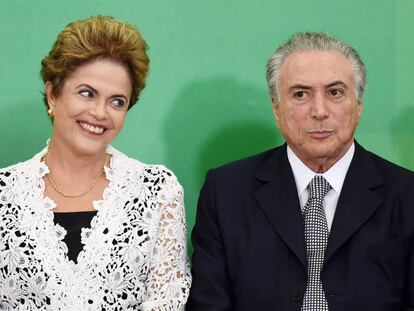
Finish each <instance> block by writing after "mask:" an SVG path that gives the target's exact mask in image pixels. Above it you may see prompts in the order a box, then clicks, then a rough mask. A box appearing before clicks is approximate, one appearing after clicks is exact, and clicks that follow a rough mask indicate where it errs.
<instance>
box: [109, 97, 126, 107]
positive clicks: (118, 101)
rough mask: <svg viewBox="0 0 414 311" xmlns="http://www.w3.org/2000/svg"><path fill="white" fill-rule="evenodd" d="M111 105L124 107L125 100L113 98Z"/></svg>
mask: <svg viewBox="0 0 414 311" xmlns="http://www.w3.org/2000/svg"><path fill="white" fill-rule="evenodd" d="M111 104H112V106H114V107H115V108H117V109H122V108H124V107H125V101H124V100H123V99H120V98H115V99H114V100H113V101H112V102H111Z"/></svg>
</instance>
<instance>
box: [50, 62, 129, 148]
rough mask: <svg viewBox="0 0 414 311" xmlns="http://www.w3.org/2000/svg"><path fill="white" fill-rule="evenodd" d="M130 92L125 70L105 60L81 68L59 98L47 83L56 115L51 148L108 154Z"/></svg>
mask: <svg viewBox="0 0 414 311" xmlns="http://www.w3.org/2000/svg"><path fill="white" fill-rule="evenodd" d="M131 91H132V87H131V79H130V77H129V75H128V72H127V70H126V69H125V67H124V66H122V65H120V64H119V63H116V62H113V61H111V60H105V59H100V60H95V61H93V62H91V63H87V64H85V65H82V66H80V67H78V68H77V69H76V70H75V71H74V72H73V73H72V74H70V75H69V76H68V77H67V78H66V80H65V82H64V84H63V87H62V89H61V91H60V94H59V95H58V96H56V97H55V96H53V92H52V85H51V83H50V82H46V94H47V97H48V102H49V107H50V108H51V109H52V111H53V116H54V120H53V133H52V145H53V146H56V147H57V146H59V148H62V149H63V150H67V151H70V152H72V153H74V154H75V155H77V154H79V155H98V154H99V153H102V152H105V148H106V146H107V145H108V144H109V143H110V142H111V141H112V140H113V139H114V138H115V137H116V136H117V135H118V133H119V131H120V130H121V128H122V126H123V124H124V120H125V116H126V113H127V109H128V105H129V101H130V96H131Z"/></svg>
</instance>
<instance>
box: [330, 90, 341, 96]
mask: <svg viewBox="0 0 414 311" xmlns="http://www.w3.org/2000/svg"><path fill="white" fill-rule="evenodd" d="M329 94H330V95H331V96H333V97H340V96H342V95H343V94H344V92H343V91H342V90H340V89H332V90H329Z"/></svg>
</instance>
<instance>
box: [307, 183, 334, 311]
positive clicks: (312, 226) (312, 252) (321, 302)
mask: <svg viewBox="0 0 414 311" xmlns="http://www.w3.org/2000/svg"><path fill="white" fill-rule="evenodd" d="M331 189H332V187H331V185H330V184H329V183H328V182H327V181H326V179H325V178H324V177H323V176H321V175H315V177H314V178H313V179H312V180H311V182H310V183H309V185H308V192H309V199H308V202H307V203H306V204H305V207H304V209H303V216H304V223H305V242H306V253H307V256H308V283H307V285H306V292H305V297H304V298H303V305H302V311H316V310H317V311H328V301H327V300H326V297H325V293H324V291H323V288H322V282H321V270H322V267H323V261H324V258H325V249H326V245H327V244H328V236H329V232H328V224H327V223H326V216H325V211H324V209H323V206H322V202H323V199H324V198H325V196H326V194H327V193H328V192H329V190H331Z"/></svg>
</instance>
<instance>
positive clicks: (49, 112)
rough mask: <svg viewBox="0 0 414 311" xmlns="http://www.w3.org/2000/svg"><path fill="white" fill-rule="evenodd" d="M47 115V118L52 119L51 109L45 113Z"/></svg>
mask: <svg viewBox="0 0 414 311" xmlns="http://www.w3.org/2000/svg"><path fill="white" fill-rule="evenodd" d="M47 115H48V116H49V118H50V119H53V110H52V108H49V110H48V111H47Z"/></svg>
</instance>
